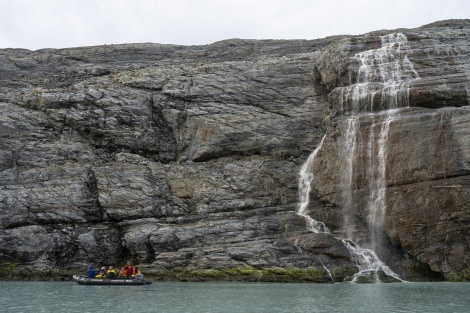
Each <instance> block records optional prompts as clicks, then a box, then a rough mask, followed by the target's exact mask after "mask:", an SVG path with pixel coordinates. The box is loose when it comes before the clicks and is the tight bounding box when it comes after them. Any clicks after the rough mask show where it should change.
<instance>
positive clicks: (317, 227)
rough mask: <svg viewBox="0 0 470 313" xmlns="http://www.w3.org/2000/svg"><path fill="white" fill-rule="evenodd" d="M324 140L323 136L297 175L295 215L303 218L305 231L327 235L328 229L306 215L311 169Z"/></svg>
mask: <svg viewBox="0 0 470 313" xmlns="http://www.w3.org/2000/svg"><path fill="white" fill-rule="evenodd" d="M324 140H325V136H323V138H322V140H321V141H320V144H319V145H318V147H317V148H316V149H315V150H313V152H312V153H311V154H310V155H309V157H308V159H307V161H306V162H305V163H304V164H303V165H302V167H301V168H300V173H299V176H300V178H299V205H298V208H297V214H298V215H300V216H303V217H304V218H305V221H306V222H307V229H308V230H310V231H312V232H314V233H328V232H329V230H328V227H326V225H325V224H324V223H322V222H319V221H317V220H315V219H313V218H311V217H310V216H309V215H308V214H307V207H308V204H309V202H310V189H311V184H312V181H313V171H312V167H313V164H314V161H315V158H316V156H317V154H318V151H320V149H321V147H322V145H323V141H324Z"/></svg>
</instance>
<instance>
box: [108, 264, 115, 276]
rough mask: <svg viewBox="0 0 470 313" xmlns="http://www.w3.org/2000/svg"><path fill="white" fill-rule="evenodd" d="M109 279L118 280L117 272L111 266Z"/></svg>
mask: <svg viewBox="0 0 470 313" xmlns="http://www.w3.org/2000/svg"><path fill="white" fill-rule="evenodd" d="M107 277H108V278H116V270H115V269H114V267H112V266H110V267H109V268H108V275H107Z"/></svg>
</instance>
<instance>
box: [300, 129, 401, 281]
mask: <svg viewBox="0 0 470 313" xmlns="http://www.w3.org/2000/svg"><path fill="white" fill-rule="evenodd" d="M325 138H326V136H323V138H322V140H321V142H320V144H319V145H318V147H317V148H315V150H313V152H312V153H311V154H310V155H309V157H308V158H307V161H305V163H304V164H303V165H302V167H301V169H300V173H299V205H298V208H297V214H298V215H300V216H302V217H304V218H305V220H306V222H307V229H308V230H309V231H311V232H314V233H330V231H329V229H328V227H326V225H325V224H324V223H322V222H320V221H317V220H315V219H313V218H312V217H310V216H309V215H308V214H307V208H308V204H309V202H310V190H311V184H312V182H313V179H314V174H313V169H312V168H313V166H314V164H315V159H316V157H317V154H318V152H319V151H320V149H321V148H322V146H323V142H324V141H325ZM341 240H342V242H343V244H344V245H345V246H346V247H347V249H348V250H349V252H350V254H351V260H352V261H353V262H354V263H355V264H356V265H357V267H358V269H359V272H358V273H356V274H355V275H353V277H352V278H351V281H352V282H356V281H357V279H358V277H360V276H361V275H367V274H369V275H370V274H371V273H372V274H373V275H374V279H375V281H379V276H378V271H380V270H381V271H383V272H384V273H385V274H386V275H388V276H390V277H393V278H395V279H396V280H399V281H402V280H401V279H400V277H398V275H397V274H395V273H394V272H393V271H392V270H391V269H390V268H389V267H388V266H387V265H385V264H384V263H383V262H382V261H381V260H380V259H379V258H378V257H377V255H376V254H375V252H374V251H372V250H370V249H364V248H361V247H359V246H358V245H356V244H355V243H354V242H352V241H351V240H345V239H341ZM299 251H301V250H300V249H299ZM319 261H320V263H321V264H322V266H323V268H324V269H325V271H326V272H327V273H328V275H329V276H330V278H331V280H332V281H334V279H333V276H332V275H331V272H330V270H329V269H328V268H327V267H326V266H325V264H324V263H323V262H322V261H321V260H320V259H319Z"/></svg>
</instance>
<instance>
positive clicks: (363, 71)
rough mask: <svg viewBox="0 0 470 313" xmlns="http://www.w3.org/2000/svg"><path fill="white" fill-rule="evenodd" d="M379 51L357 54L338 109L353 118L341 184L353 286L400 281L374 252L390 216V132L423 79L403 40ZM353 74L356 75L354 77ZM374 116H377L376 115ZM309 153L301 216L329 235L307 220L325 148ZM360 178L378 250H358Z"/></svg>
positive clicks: (385, 41) (390, 39) (398, 37)
mask: <svg viewBox="0 0 470 313" xmlns="http://www.w3.org/2000/svg"><path fill="white" fill-rule="evenodd" d="M380 39H381V43H382V45H381V47H380V48H378V49H372V50H368V51H365V52H361V53H358V54H356V55H355V56H354V58H353V60H354V61H356V62H357V63H358V64H359V66H358V68H357V71H355V72H354V71H352V72H351V73H350V79H351V85H350V86H348V87H344V88H340V89H341V90H339V95H340V106H341V111H342V112H343V114H348V113H349V118H348V119H347V120H346V123H345V124H346V126H345V132H344V136H343V142H342V143H341V147H342V151H341V158H342V160H343V162H342V163H343V164H344V165H345V168H343V169H342V178H341V184H342V187H343V192H342V200H343V203H342V205H343V208H344V211H345V214H344V229H345V231H344V233H345V235H346V238H347V240H343V242H344V244H345V245H346V246H347V247H348V249H349V251H350V253H351V256H352V259H353V260H354V261H355V263H356V264H357V266H358V268H359V273H357V274H356V275H355V276H354V277H353V278H352V281H356V279H357V278H358V277H360V276H361V275H364V274H365V275H369V276H370V275H371V274H373V275H374V277H375V279H376V280H378V272H379V271H382V272H384V273H385V274H386V275H388V276H390V277H393V278H395V279H397V280H400V281H401V279H400V278H399V277H398V275H396V274H395V273H394V272H393V271H392V270H391V269H390V268H389V267H388V266H387V265H385V264H384V263H383V262H382V261H381V260H380V259H379V258H378V256H377V255H376V253H375V252H374V250H375V249H377V248H378V245H379V244H380V240H379V238H380V235H379V232H380V229H381V228H382V223H383V219H384V216H385V212H386V199H385V197H386V188H387V183H386V160H387V145H388V136H389V129H390V127H391V125H392V123H393V121H394V119H395V118H396V116H397V112H398V110H397V109H398V108H403V107H408V106H409V83H410V82H411V81H412V80H415V79H419V76H418V73H417V72H416V71H415V70H414V68H413V64H412V63H411V62H410V61H409V59H408V54H409V53H410V52H411V48H410V46H409V43H408V40H407V38H406V36H405V35H404V34H401V33H398V34H389V35H386V36H381V37H380ZM354 74H355V75H354ZM374 112H376V113H374ZM363 124H364V125H365V124H368V125H370V126H369V127H368V129H369V133H368V134H365V133H364V129H367V128H364V127H363ZM324 139H325V137H324V138H323V139H322V141H321V143H320V145H319V146H318V147H317V148H316V149H315V151H313V152H312V153H311V155H310V156H309V158H308V160H307V161H306V162H305V164H304V165H303V166H302V168H301V171H300V181H299V197H300V199H299V200H300V201H299V207H298V211H297V213H298V214H299V215H301V216H304V217H305V218H306V220H307V222H308V227H309V229H310V230H311V231H313V232H328V228H327V227H326V226H325V225H324V224H323V223H321V222H318V221H315V220H313V219H312V218H311V217H309V216H308V215H307V214H306V209H307V206H308V202H309V192H310V186H311V183H312V181H313V172H312V170H311V168H312V167H313V164H314V160H315V157H316V155H317V154H318V152H319V150H320V149H321V146H322V144H323V141H324ZM359 162H363V163H365V164H363V167H362V168H364V170H363V172H361V173H357V168H358V166H357V165H358V163H359ZM358 174H360V175H361V176H362V180H363V181H368V182H369V184H368V186H366V187H367V188H368V190H369V196H368V197H367V198H368V199H369V201H368V204H367V212H368V216H367V223H368V225H369V233H370V237H371V238H370V242H369V244H370V246H371V247H372V248H373V249H374V250H371V249H365V248H361V247H359V246H358V245H356V244H354V243H353V242H354V240H355V238H354V233H355V232H354V228H355V225H354V223H353V221H352V220H353V219H352V218H350V217H351V216H352V215H353V214H354V213H353V212H355V211H356V208H355V207H354V204H355V201H354V198H353V194H354V190H355V188H356V186H355V184H356V183H355V179H356V175H358Z"/></svg>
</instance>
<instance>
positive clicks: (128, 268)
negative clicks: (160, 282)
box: [122, 261, 135, 278]
mask: <svg viewBox="0 0 470 313" xmlns="http://www.w3.org/2000/svg"><path fill="white" fill-rule="evenodd" d="M122 271H123V272H124V275H125V276H126V278H132V277H133V276H134V275H135V269H134V267H133V266H132V264H131V262H130V261H127V264H126V265H125V266H124V267H123V268H122Z"/></svg>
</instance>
